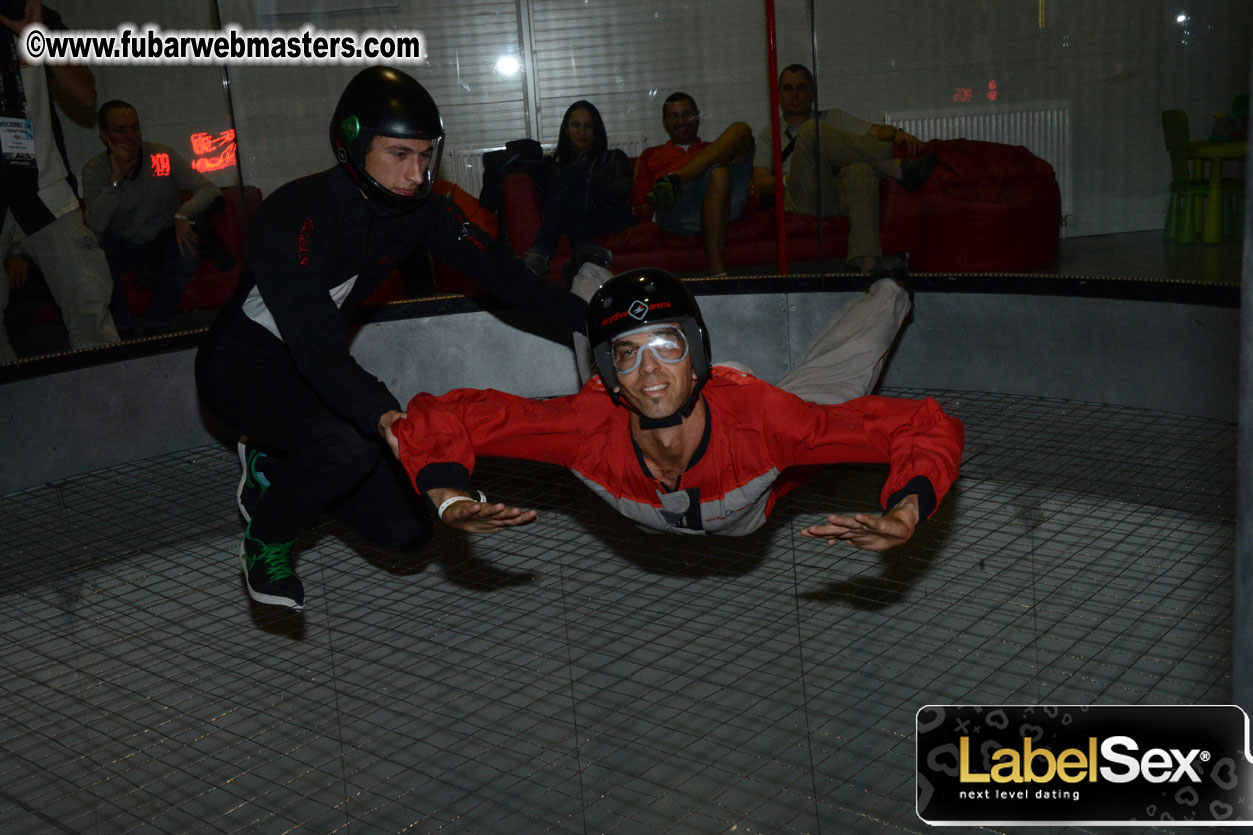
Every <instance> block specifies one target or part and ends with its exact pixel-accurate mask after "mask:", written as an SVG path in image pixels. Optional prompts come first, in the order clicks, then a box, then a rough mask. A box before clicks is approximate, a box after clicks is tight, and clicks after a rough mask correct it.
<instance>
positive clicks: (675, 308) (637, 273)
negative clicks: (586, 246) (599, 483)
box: [587, 267, 712, 423]
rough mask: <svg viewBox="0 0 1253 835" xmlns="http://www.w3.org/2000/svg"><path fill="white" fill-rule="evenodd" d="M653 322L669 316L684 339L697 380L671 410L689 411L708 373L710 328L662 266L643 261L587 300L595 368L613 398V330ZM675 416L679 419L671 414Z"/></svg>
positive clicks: (685, 413)
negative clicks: (684, 401) (679, 403)
mask: <svg viewBox="0 0 1253 835" xmlns="http://www.w3.org/2000/svg"><path fill="white" fill-rule="evenodd" d="M654 322H673V323H674V324H676V325H678V326H679V329H680V330H682V331H683V336H684V338H686V339H687V344H688V346H689V351H690V356H691V358H692V371H693V372H695V373H696V385H695V386H693V387H692V394H691V396H690V397H688V399H687V402H686V403H684V404H683V407H682V408H681V409H679V411H678V412H676V413H675V417H676V418H684V417H687V416H688V415H690V414H691V413H692V409H693V408H695V406H696V401H697V398H698V397H699V395H700V389H701V386H703V385H705V382H706V381H707V380H708V379H709V369H710V362H711V361H710V357H711V356H712V355H711V354H710V351H709V331H708V330H706V329H705V320H704V318H703V317H702V316H701V315H700V307H698V306H697V304H696V299H695V298H693V296H692V291H690V290H688V289H687V285H685V284H684V283H683V282H682V281H680V280H679V279H677V278H675V277H674V276H673V275H671V274H670V273H668V272H666V271H665V270H658V269H654V268H652V267H645V268H642V269H638V270H627V271H626V272H624V273H619V274H618V275H615V276H614V277H613V278H611V279H609V280H608V281H606V282H605V283H604V284H602V285H601V286H600V289H599V290H597V291H596V292H595V293H594V294H593V295H592V298H591V301H589V302H588V304H587V338H588V341H589V342H591V343H592V357H593V358H594V359H595V360H596V370H597V371H599V372H600V379H601V381H602V382H603V383H604V384H605V389H606V390H608V392H609V396H610V397H612V398H613V402H614V403H617V402H618V395H617V393H615V392H614V389H616V388H617V387H618V372H617V369H615V368H614V365H613V342H614V339H616V338H617V337H618V336H621V335H622V334H624V333H626V332H628V331H634V330H638V329H639V328H640V327H642V326H645V325H649V324H652V323H654ZM674 422H676V423H677V422H678V421H677V420H675V421H674Z"/></svg>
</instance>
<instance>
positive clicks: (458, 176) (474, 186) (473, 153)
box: [439, 137, 644, 197]
mask: <svg viewBox="0 0 1253 835" xmlns="http://www.w3.org/2000/svg"><path fill="white" fill-rule="evenodd" d="M504 147H505V146H504V145H493V146H491V147H486V148H445V149H444V159H443V160H442V161H441V162H440V171H439V176H440V178H441V179H444V180H451V181H453V182H454V183H456V184H457V185H459V186H461V187H462V188H463V189H465V190H466V191H468V192H470V193H471V194H473V195H474V196H475V197H478V196H479V192H480V191H481V190H482V189H483V154H485V153H487V152H488V151H499V150H502V149H503V148H504ZM543 147H544V153H546V154H549V153H552V151H553V149H554V148H555V147H556V145H555V144H553V143H549V144H546V145H544V146H543ZM610 147H611V148H621V149H622V151H623V153H625V154H626V155H627V156H628V157H632V158H634V157H637V156H639V154H640V151H642V150H644V141H643V139H642V138H641V137H636V138H633V139H626V140H623V141H618V142H614V143H612V144H611V145H610Z"/></svg>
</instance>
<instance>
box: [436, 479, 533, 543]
mask: <svg viewBox="0 0 1253 835" xmlns="http://www.w3.org/2000/svg"><path fill="white" fill-rule="evenodd" d="M425 495H426V497H427V498H428V499H430V500H431V504H432V505H434V506H435V508H436V512H437V514H438V515H439V518H440V521H441V522H443V523H444V524H445V525H448V526H449V527H450V528H456V529H457V530H461V531H465V532H466V533H496V532H497V531H500V530H502V529H504V528H512V527H515V526H517V525H529V524H531V523H532V522H534V521H535V520H536V519H538V518H539V514H538V513H536V512H535V511H534V510H523V509H522V508H520V507H509V506H508V505H506V504H504V503H503V502H498V503H496V504H492V503H490V502H485V501H480V500H478V499H476V497H474V496H472V495H470V494H469V493H467V492H465V491H464V490H457V489H456V488H453V487H434V488H431V489H429V490H427V491H426V493H425ZM482 495H483V494H482V493H480V494H479V496H482ZM449 499H457V500H456V501H453V502H452V503H450V504H447V505H445V504H444V503H445V502H447V501H448V500H449ZM441 507H442V508H443V509H444V512H443V513H439V512H438V509H439V508H441Z"/></svg>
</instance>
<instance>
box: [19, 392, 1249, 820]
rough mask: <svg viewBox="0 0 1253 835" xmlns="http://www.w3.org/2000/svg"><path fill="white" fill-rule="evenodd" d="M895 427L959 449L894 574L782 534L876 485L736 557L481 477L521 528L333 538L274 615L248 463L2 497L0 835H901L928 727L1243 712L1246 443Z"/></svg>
mask: <svg viewBox="0 0 1253 835" xmlns="http://www.w3.org/2000/svg"><path fill="white" fill-rule="evenodd" d="M888 393H893V394H904V395H907V396H913V395H918V394H924V393H926V394H932V395H934V396H936V397H938V398H939V399H940V400H941V402H942V403H944V404H945V407H946V408H947V409H948V410H949V411H951V412H952V413H954V414H956V415H957V416H958V417H960V418H962V419H963V420H964V421H965V422H966V426H967V436H968V442H967V449H966V461H965V464H964V467H963V474H962V478H961V479H960V481H959V482H958V484H957V486H956V487H955V489H954V491H953V493H951V494H950V498H949V500H948V501H947V502H946V504H945V505H944V506H943V507H942V508H941V510H940V512H939V513H938V514H937V516H936V517H935V518H933V519H932V520H931V521H929V522H928V523H927V524H926V525H925V527H924V528H923V529H922V530H921V531H920V534H919V535H918V536H917V537H916V538H915V540H914V541H913V543H912V544H911V546H910V547H909V548H908V549H907V553H899V554H892V555H888V556H879V555H874V554H869V553H865V552H859V551H855V550H853V549H849V548H838V549H829V548H827V547H826V546H825V545H822V544H820V543H815V542H812V541H809V540H805V539H802V538H800V537H798V536H796V535H795V531H796V530H797V529H799V528H800V527H802V526H803V525H805V524H808V523H809V522H811V521H813V520H815V519H817V518H819V517H820V516H821V514H822V513H824V512H827V511H830V510H837V509H838V510H853V509H869V510H873V509H874V507H875V505H874V502H875V498H876V496H877V493H878V488H879V485H880V483H881V481H882V478H883V474H884V471H883V470H882V469H881V468H877V467H848V466H844V467H832V468H828V470H827V471H826V472H825V473H824V474H823V475H822V476H820V477H819V478H818V479H817V480H816V481H815V482H813V483H812V484H810V485H808V486H807V487H805V488H802V489H801V490H799V491H797V492H796V493H795V494H793V496H791V497H790V498H789V499H788V500H786V501H785V502H784V503H783V504H782V505H781V506H780V508H779V509H778V510H777V511H776V513H775V516H774V518H773V520H772V522H771V524H769V525H767V526H766V527H765V528H764V529H762V530H761V531H759V532H758V533H757V534H755V535H754V536H752V537H749V538H746V539H739V540H735V539H716V538H710V539H694V538H688V537H665V536H655V535H648V534H643V533H638V532H636V531H635V530H634V529H633V528H632V527H631V526H630V525H628V524H627V523H625V522H624V521H622V520H620V519H618V518H617V517H615V516H613V514H612V512H611V511H609V510H608V508H606V507H604V506H603V505H602V504H601V503H600V502H599V501H598V500H597V499H595V498H594V497H592V496H591V495H590V493H588V491H586V490H585V489H584V488H582V487H581V486H580V485H579V484H578V483H577V482H576V481H575V480H574V479H573V478H572V477H570V476H569V475H567V474H566V473H564V472H563V471H560V470H557V469H554V468H549V467H533V466H530V465H527V466H522V465H519V464H516V463H508V462H495V463H490V462H489V463H488V464H487V465H486V466H484V467H483V468H482V470H481V471H480V474H479V476H478V481H479V482H480V484H481V486H482V487H483V488H484V489H486V490H487V491H488V492H489V494H490V495H492V496H494V497H508V498H509V499H510V500H511V501H516V502H518V503H520V504H524V505H527V506H534V507H537V508H539V510H540V513H541V518H540V521H539V522H537V523H536V524H534V525H532V526H530V527H529V528H524V529H520V530H518V531H513V532H509V533H506V534H502V535H497V536H494V537H488V538H480V539H475V540H473V541H469V540H467V539H464V538H458V537H454V536H450V535H447V531H446V530H445V531H443V532H442V534H443V535H442V536H441V537H440V539H439V541H438V543H437V544H436V546H434V547H432V548H430V549H428V550H426V551H424V552H422V553H421V554H419V555H416V556H407V557H400V556H395V555H389V554H383V553H379V552H377V551H374V550H372V549H371V548H369V547H368V546H366V545H364V544H362V543H360V542H358V541H355V540H354V539H353V537H352V536H351V535H350V534H348V533H347V532H346V531H344V530H342V529H341V528H339V527H338V526H337V525H336V524H335V523H332V522H329V521H328V522H326V523H324V524H322V525H320V526H318V527H317V528H316V529H315V530H313V531H311V533H310V536H309V537H308V538H307V540H306V541H305V542H303V543H302V544H303V546H304V547H303V548H302V549H301V550H300V552H299V553H300V555H299V564H298V565H299V569H300V573H301V576H302V578H303V579H304V581H305V586H306V589H307V590H308V596H309V601H308V605H307V607H306V611H305V612H304V614H303V615H296V614H289V613H286V612H283V613H279V614H275V612H274V611H271V610H269V609H268V608H267V607H252V606H250V604H249V602H248V599H247V596H246V593H245V591H244V589H243V585H242V580H241V578H240V572H239V567H238V566H239V564H238V558H237V557H236V556H235V553H236V549H237V548H238V539H239V534H240V527H239V522H238V520H237V518H236V516H235V511H234V507H233V490H234V485H235V481H236V479H237V460H236V458H235V457H234V452H233V450H227V449H221V448H218V447H211V448H204V449H197V450H190V451H187V452H184V453H181V454H178V455H171V456H165V457H162V458H158V459H154V460H150V461H144V462H140V463H137V464H133V465H129V466H126V467H119V468H115V469H111V470H108V471H103V472H97V473H91V474H88V475H83V476H81V477H78V478H74V479H71V480H68V481H65V482H61V483H57V484H53V485H49V486H47V487H44V488H39V489H34V490H29V491H25V492H22V493H17V494H13V495H9V496H6V497H3V498H0V538H2V541H3V542H4V543H5V547H4V549H3V550H4V576H5V578H6V583H5V589H4V597H3V607H2V609H0V631H2V633H3V635H4V641H3V644H2V648H0V663H2V664H3V666H4V669H5V670H6V673H5V675H4V676H3V678H2V683H0V716H2V717H3V724H2V725H0V831H4V832H22V833H31V832H90V833H97V832H99V833H128V832H232V833H234V832H288V831H291V832H319V833H329V832H353V833H357V832H398V831H405V832H437V831H438V832H456V833H463V832H464V833H531V832H561V833H565V832H570V833H585V832H613V833H661V832H666V833H671V832H673V833H715V832H729V831H735V832H750V833H793V832H796V833H800V832H804V833H809V832H843V831H852V832H920V831H925V830H926V829H927V827H926V826H925V825H924V824H922V823H921V822H920V821H919V820H918V819H917V817H916V816H915V814H914V811H913V809H914V739H913V722H914V713H915V711H916V710H917V709H918V708H919V707H921V706H922V705H924V704H928V703H949V702H980V703H1003V702H1008V703H1041V702H1054V703H1056V702H1068V703H1099V704H1118V703H1165V704H1180V703H1189V704H1190V703H1226V702H1229V700H1230V692H1231V683H1230V676H1231V658H1230V652H1231V650H1230V647H1231V639H1232V635H1231V609H1232V600H1231V582H1232V571H1233V567H1232V563H1233V555H1234V547H1235V546H1234V538H1235V531H1234V528H1235V525H1234V506H1233V499H1234V496H1235V478H1236V475H1235V460H1236V459H1235V443H1236V440H1235V439H1236V431H1235V427H1234V426H1233V425H1231V424H1225V423H1217V422H1213V421H1205V420H1199V419H1193V418H1183V417H1179V416H1175V415H1165V414H1159V413H1151V412H1145V411H1139V410H1131V409H1124V408H1115V407H1108V406H1101V405H1093V404H1084V403H1073V402H1065V401H1057V400H1042V399H1038V398H1027V397H1009V396H1004V395H985V394H971V393H965V392H917V391H893V392H888ZM1016 831H1020V830H1016ZM1055 831H1081V830H1055ZM1092 831H1109V830H1092ZM1155 831H1161V830H1155Z"/></svg>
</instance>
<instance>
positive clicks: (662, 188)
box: [644, 174, 683, 212]
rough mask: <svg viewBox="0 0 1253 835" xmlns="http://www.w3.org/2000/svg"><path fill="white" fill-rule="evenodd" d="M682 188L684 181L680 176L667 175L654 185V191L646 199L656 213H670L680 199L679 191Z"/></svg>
mask: <svg viewBox="0 0 1253 835" xmlns="http://www.w3.org/2000/svg"><path fill="white" fill-rule="evenodd" d="M682 188H683V180H682V179H680V177H679V175H678V174H667V175H666V176H664V177H662V178H661V179H659V180H658V181H657V182H655V183H653V188H652V191H650V192H648V196H647V197H645V198H644V199H645V200H646V201H647V202H648V205H650V206H652V207H653V209H654V211H658V212H668V211H670V210H671V209H672V208H674V203H675V201H676V200H678V199H679V191H680V190H681V189H682Z"/></svg>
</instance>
